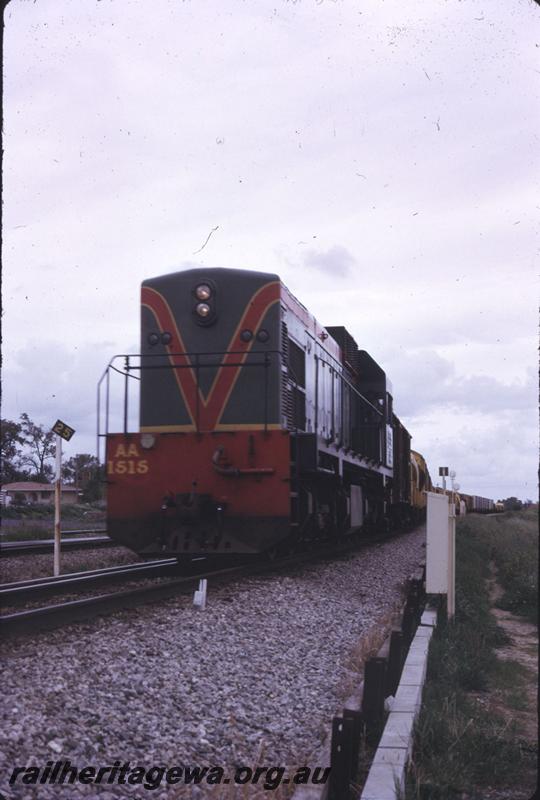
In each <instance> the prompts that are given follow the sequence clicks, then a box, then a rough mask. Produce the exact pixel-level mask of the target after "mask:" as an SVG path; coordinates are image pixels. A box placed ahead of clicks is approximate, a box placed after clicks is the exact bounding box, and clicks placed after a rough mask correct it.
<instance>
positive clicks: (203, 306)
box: [195, 303, 210, 317]
mask: <svg viewBox="0 0 540 800" xmlns="http://www.w3.org/2000/svg"><path fill="white" fill-rule="evenodd" d="M195 311H196V312H197V314H198V315H199V317H207V316H208V315H209V314H210V306H209V305H208V303H198V305H197V306H196V308H195Z"/></svg>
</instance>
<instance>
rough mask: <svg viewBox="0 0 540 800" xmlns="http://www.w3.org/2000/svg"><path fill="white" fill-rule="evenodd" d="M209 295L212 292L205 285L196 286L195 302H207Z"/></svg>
mask: <svg viewBox="0 0 540 800" xmlns="http://www.w3.org/2000/svg"><path fill="white" fill-rule="evenodd" d="M211 294H212V290H211V288H210V287H209V286H208V284H206V283H201V285H200V286H197V288H196V289H195V295H196V297H197V300H208V298H209V297H210V295H211Z"/></svg>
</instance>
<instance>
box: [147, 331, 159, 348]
mask: <svg viewBox="0 0 540 800" xmlns="http://www.w3.org/2000/svg"><path fill="white" fill-rule="evenodd" d="M158 342H159V336H158V335H157V333H149V334H148V344H149V345H151V347H154V345H156V344H158Z"/></svg>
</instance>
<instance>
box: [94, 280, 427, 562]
mask: <svg viewBox="0 0 540 800" xmlns="http://www.w3.org/2000/svg"><path fill="white" fill-rule="evenodd" d="M123 358H124V364H123V367H122V368H121V370H120V371H121V372H122V373H123V375H124V376H125V383H126V387H127V385H128V384H129V383H130V379H136V381H137V383H138V386H139V389H140V400H139V407H140V425H139V430H138V431H137V432H136V433H132V432H129V431H128V427H129V426H128V422H127V417H128V412H127V396H126V399H125V418H124V430H123V432H121V433H109V432H108V430H105V432H100V431H99V430H98V442H99V441H100V440H99V436H103V437H104V438H105V440H106V471H107V484H108V486H107V508H108V512H107V514H108V517H107V530H108V532H109V534H110V536H111V537H112V538H113V539H114V540H116V541H118V542H119V543H122V544H124V545H126V546H128V547H130V548H131V549H133V550H135V551H136V552H138V553H140V554H142V555H152V554H157V553H159V554H167V555H176V556H177V557H178V558H180V557H183V556H186V557H193V556H197V555H199V554H214V555H216V554H218V555H223V556H225V555H235V554H244V555H248V554H253V555H255V554H259V553H262V552H265V553H269V554H274V553H277V552H279V551H280V550H285V549H289V548H309V547H310V546H312V544H313V543H314V542H316V541H319V540H332V539H338V538H339V537H343V536H346V535H353V534H355V533H358V532H362V531H366V530H373V529H384V528H388V527H394V526H399V525H407V524H410V523H412V522H414V521H415V520H418V519H420V518H421V516H422V513H423V511H425V504H426V497H425V494H424V491H425V490H426V489H430V488H431V481H430V478H429V472H428V470H427V466H426V463H425V460H424V459H423V458H422V456H421V455H419V454H417V453H414V452H412V453H411V449H410V440H411V436H410V434H409V433H408V431H407V430H406V428H405V427H404V425H403V424H402V423H401V422H400V420H399V419H398V418H397V416H396V414H395V413H394V411H393V397H392V385H391V383H390V381H389V380H388V377H387V376H386V373H385V372H384V370H383V369H382V368H381V367H380V366H379V365H378V364H377V363H376V362H375V361H374V359H373V358H372V357H371V356H370V355H369V354H368V353H367V352H366V351H365V350H359V349H358V346H357V344H356V342H355V341H354V339H353V337H352V336H351V335H350V334H349V333H348V331H347V330H346V329H345V328H344V327H341V326H338V327H333V326H332V327H326V328H325V327H323V326H322V325H320V324H319V323H318V322H317V320H316V319H315V318H314V317H313V316H312V315H311V314H310V313H309V312H308V311H307V309H306V308H305V307H304V306H303V305H302V304H301V303H300V302H299V301H298V300H296V298H295V297H293V295H292V294H291V293H290V292H289V291H288V290H287V288H286V287H285V286H284V284H283V283H282V282H281V280H280V278H279V277H278V276H277V275H273V274H267V273H262V272H253V271H247V270H237V269H191V270H186V271H183V272H176V273H173V274H169V275H164V276H161V277H157V278H152V279H149V280H146V281H144V282H143V284H142V290H141V353H140V355H139V356H136V357H135V356H126V357H123ZM111 369H112V370H114V369H115V367H114V365H113V362H111V365H110V367H109V370H108V371H107V373H106V375H107V386H108V381H109V374H110V370H111ZM131 382H133V381H131ZM108 404H109V401H108V399H107V401H106V407H107V416H108V408H109V405H108ZM99 413H100V412H99V409H98V417H99Z"/></svg>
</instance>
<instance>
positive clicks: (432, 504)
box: [426, 467, 456, 619]
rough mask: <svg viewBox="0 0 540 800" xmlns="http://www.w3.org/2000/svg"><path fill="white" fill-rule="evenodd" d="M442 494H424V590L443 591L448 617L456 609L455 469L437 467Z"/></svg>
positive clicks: (452, 615)
mask: <svg viewBox="0 0 540 800" xmlns="http://www.w3.org/2000/svg"><path fill="white" fill-rule="evenodd" d="M439 475H440V477H441V478H442V479H443V491H444V494H439V493H436V492H426V494H427V542H426V591H427V592H428V593H429V594H445V595H446V610H447V616H448V619H453V617H454V615H455V613H456V592H455V585H456V566H455V565H456V511H455V495H454V491H455V488H456V484H455V483H454V478H455V476H456V473H455V472H451V473H449V471H448V467H439ZM448 475H450V476H451V478H452V494H451V496H450V497H449V496H448V495H447V494H446V481H445V477H446V476H448Z"/></svg>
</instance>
